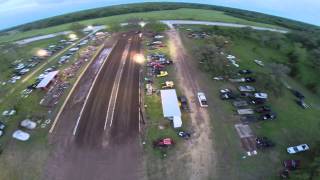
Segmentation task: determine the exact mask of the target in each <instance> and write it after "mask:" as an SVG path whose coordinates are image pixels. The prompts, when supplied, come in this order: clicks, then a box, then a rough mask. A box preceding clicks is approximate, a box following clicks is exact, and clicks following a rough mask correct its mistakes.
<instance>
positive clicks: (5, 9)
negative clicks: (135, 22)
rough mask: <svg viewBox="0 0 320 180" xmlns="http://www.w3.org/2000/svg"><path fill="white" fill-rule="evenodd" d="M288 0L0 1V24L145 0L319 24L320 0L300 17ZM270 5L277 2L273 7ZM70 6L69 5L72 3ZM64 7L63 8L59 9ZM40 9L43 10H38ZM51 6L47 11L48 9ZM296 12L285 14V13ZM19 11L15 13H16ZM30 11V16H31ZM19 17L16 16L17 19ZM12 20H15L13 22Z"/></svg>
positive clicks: (308, 1) (11, 24) (13, 24)
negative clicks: (253, 12) (187, 4)
mask: <svg viewBox="0 0 320 180" xmlns="http://www.w3.org/2000/svg"><path fill="white" fill-rule="evenodd" d="M287 1H290V0H284V1H282V2H276V0H269V1H268V2H258V1H256V0H227V1H223V0H217V1H215V3H213V2H211V1H209V2H208V1H204V0H200V1H197V2H193V1H190V0H185V1H179V0H178V1H171V0H169V1H143V0H120V1H115V0H110V1H109V0H108V1H102V0H93V1H88V0H78V1H77V2H72V0H31V1H30V0H29V1H28V3H27V4H25V3H26V2H27V1H26V0H0V3H1V4H0V17H4V18H3V19H4V20H2V23H1V24H0V30H6V29H9V28H14V27H16V26H19V25H23V24H27V23H31V22H35V21H38V20H43V19H47V18H51V17H54V16H60V15H65V14H69V13H74V12H78V11H83V10H89V9H95V8H102V7H108V6H113V5H124V4H134V3H144V2H151V3H152V2H185V3H197V4H207V5H216V6H225V7H231V8H236V9H242V10H249V11H255V12H259V13H264V14H268V15H273V16H279V17H282V18H287V19H291V20H295V21H300V22H304V23H308V24H312V25H315V26H320V22H319V21H316V20H317V19H320V14H317V13H316V11H317V10H319V9H320V2H312V0H306V1H304V4H306V5H304V8H305V9H306V10H307V11H303V12H304V14H303V15H304V16H303V17H300V14H301V13H297V12H298V10H301V8H300V5H299V3H300V2H301V1H298V2H297V0H294V1H293V2H292V1H291V4H290V5H289V8H290V9H289V8H288V7H287V6H286V4H287V3H286V2H287ZM273 4H277V5H275V6H273ZM71 5H72V6H71ZM61 7H63V8H61ZM39 8H42V9H39ZM49 9H50V11H48V10H49ZM292 11H294V12H296V13H293V14H291V13H288V12H292ZM17 12H18V13H17ZM31 14H32V16H30V15H31ZM17 17H19V18H17ZM13 19H14V21H13Z"/></svg>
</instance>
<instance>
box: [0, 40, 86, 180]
mask: <svg viewBox="0 0 320 180" xmlns="http://www.w3.org/2000/svg"><path fill="white" fill-rule="evenodd" d="M53 40H55V41H58V39H53ZM53 40H52V39H50V40H44V41H38V42H35V43H32V44H28V45H27V46H25V48H26V49H30V51H23V53H22V55H24V56H29V55H32V54H33V52H32V50H33V49H34V48H35V47H42V46H47V45H48V43H53V42H55V41H53ZM85 47H86V46H83V48H81V51H82V50H83V49H84V48H85ZM42 48H44V47H42ZM28 53H30V54H28ZM60 56H61V55H59V56H58V57H55V58H54V57H53V58H54V59H53V61H51V62H49V63H48V64H45V65H44V67H42V68H41V69H40V71H39V72H38V73H36V74H34V75H33V76H31V77H30V79H28V80H27V81H26V82H22V81H21V80H20V81H17V82H16V84H13V85H6V86H5V87H7V86H8V89H9V90H10V91H9V90H8V91H4V92H3V96H2V97H3V99H2V100H1V101H2V102H1V104H0V112H1V113H2V112H3V111H4V110H6V109H10V108H15V109H16V110H17V114H16V115H14V116H12V117H3V116H2V115H1V118H0V120H1V121H2V122H4V123H5V124H6V125H7V127H6V134H5V135H4V136H3V137H1V139H0V144H1V149H2V150H3V153H2V154H1V155H0V167H1V169H3V172H2V173H1V174H0V179H41V173H42V170H43V167H44V164H45V161H46V159H47V156H48V154H49V152H50V150H51V146H50V144H49V143H48V128H49V124H50V123H51V122H52V120H53V118H54V117H55V114H56V113H57V110H58V109H59V107H60V106H61V105H62V103H63V101H62V100H63V99H65V98H66V95H67V94H68V92H69V90H70V88H68V89H66V90H65V91H64V94H63V95H62V96H61V97H60V101H59V102H58V104H56V105H55V107H54V108H48V107H44V106H41V105H40V104H39V102H40V100H41V99H42V98H43V97H44V95H45V94H46V93H45V92H44V91H42V90H39V89H37V90H33V92H32V93H31V94H30V95H29V96H28V97H27V98H22V97H21V94H20V92H21V91H22V90H23V89H25V88H26V87H27V85H29V84H31V83H33V82H34V80H35V78H36V77H37V76H38V75H39V74H40V73H41V72H42V71H43V70H44V69H46V68H48V67H51V66H53V65H54V66H56V67H58V69H59V70H62V69H65V68H67V67H69V66H70V65H71V64H73V63H74V62H76V60H77V58H79V55H75V56H73V57H72V58H71V59H70V61H69V62H68V63H65V64H63V65H60V66H59V65H58V62H57V59H58V58H59V57H60ZM40 65H41V64H40ZM36 68H38V66H37V67H36ZM83 69H84V66H82V67H81V68H80V70H79V71H78V72H81V71H82V70H83ZM76 77H77V76H75V77H73V78H69V79H68V82H69V83H70V84H73V83H74V82H75V80H76ZM1 88H4V87H1ZM26 118H32V120H34V121H36V122H37V124H38V127H37V128H36V129H35V130H33V131H28V132H29V133H30V134H31V138H30V140H29V141H28V142H19V141H17V140H14V139H12V137H11V134H12V132H13V130H15V129H17V128H18V127H19V125H18V123H19V122H20V121H21V120H23V119H26ZM17 169H20V170H19V171H17Z"/></svg>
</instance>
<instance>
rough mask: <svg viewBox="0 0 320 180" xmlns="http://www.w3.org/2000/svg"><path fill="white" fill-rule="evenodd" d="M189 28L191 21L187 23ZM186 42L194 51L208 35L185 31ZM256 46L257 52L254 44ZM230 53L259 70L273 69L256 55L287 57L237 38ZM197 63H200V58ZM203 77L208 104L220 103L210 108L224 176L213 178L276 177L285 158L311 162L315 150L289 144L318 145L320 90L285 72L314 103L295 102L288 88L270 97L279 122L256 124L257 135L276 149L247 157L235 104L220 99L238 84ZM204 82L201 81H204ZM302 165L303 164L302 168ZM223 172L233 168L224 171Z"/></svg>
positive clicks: (291, 83) (277, 57)
mask: <svg viewBox="0 0 320 180" xmlns="http://www.w3.org/2000/svg"><path fill="white" fill-rule="evenodd" d="M188 27H189V28H190V26H188ZM182 32H183V33H182V36H183V41H184V43H185V45H186V47H187V48H188V49H189V52H193V51H194V50H195V49H194V47H196V46H199V45H201V44H204V42H205V41H204V40H191V39H189V38H187V37H186V31H183V30H182ZM253 47H254V48H255V51H253V50H252V48H253ZM231 54H233V55H235V56H236V57H237V58H239V59H240V61H239V65H240V67H243V68H244V69H245V68H248V69H251V70H253V71H255V72H259V71H260V72H264V71H270V70H268V69H266V68H261V67H259V66H257V65H256V64H255V63H254V62H253V60H254V59H256V58H259V59H263V60H264V61H265V63H270V62H272V59H280V60H281V59H287V58H286V57H284V55H283V54H282V53H279V52H278V51H277V50H275V49H270V48H266V47H262V46H261V45H259V44H255V43H254V44H252V42H250V41H246V40H237V39H233V40H232V46H231ZM194 65H195V66H198V63H197V60H195V61H194ZM201 74H202V76H203V81H204V82H207V83H206V85H207V89H208V92H211V93H210V94H209V95H208V96H209V100H211V101H212V102H210V101H209V104H210V103H211V104H213V105H214V107H215V108H212V109H210V112H211V115H212V116H213V117H214V118H212V119H213V130H212V132H213V136H214V139H215V140H216V142H219V143H218V144H216V146H215V149H216V150H217V153H218V154H219V155H218V162H219V163H218V172H220V174H219V176H218V177H216V178H212V179H252V180H254V179H277V176H278V172H279V171H280V170H281V167H282V164H281V162H282V160H285V159H301V160H302V162H303V166H304V167H306V165H307V164H308V162H310V160H311V159H310V158H311V154H312V152H306V153H301V154H297V155H288V154H287V152H286V147H288V146H292V145H298V144H302V143H307V144H309V145H310V147H311V149H312V147H314V146H315V139H317V137H319V131H318V128H319V123H318V121H317V119H318V117H319V116H320V112H319V108H318V107H319V106H318V105H319V103H320V99H319V97H318V96H317V95H315V94H312V93H310V92H309V91H308V90H307V89H305V88H304V87H303V86H302V85H301V84H299V83H298V82H297V81H295V80H293V79H291V78H289V77H285V78H283V81H285V82H287V83H288V84H289V85H290V86H292V87H293V88H294V89H298V90H299V91H301V92H302V93H303V94H305V96H306V102H307V103H308V104H313V106H312V107H311V108H310V109H307V110H304V109H302V108H301V107H299V106H298V105H297V104H296V103H295V102H294V96H293V95H292V94H291V92H289V91H288V90H286V89H284V94H283V95H282V96H280V97H278V98H276V97H275V96H271V100H270V101H269V103H268V104H270V105H271V107H272V109H274V110H275V112H277V113H278V118H277V119H276V120H274V121H267V122H258V123H254V124H252V125H251V128H253V130H254V133H255V134H256V135H258V136H267V137H268V138H270V139H271V140H273V141H274V142H275V143H276V146H275V147H274V148H273V149H269V150H265V151H258V155H256V156H252V157H247V158H245V159H243V158H242V156H244V155H245V151H244V150H243V148H242V147H241V146H240V140H239V137H238V135H237V133H236V131H235V129H234V124H235V123H237V122H239V117H238V116H235V115H234V114H235V113H234V111H233V110H232V109H234V108H232V106H231V105H230V103H228V102H225V101H222V100H220V99H219V96H218V95H219V93H218V91H219V89H222V88H234V85H233V84H231V83H229V82H217V81H213V80H212V79H211V78H212V77H211V75H209V76H208V75H206V74H205V73H201ZM204 82H202V83H204ZM302 168H303V167H302ZM223 172H229V173H228V174H225V173H223Z"/></svg>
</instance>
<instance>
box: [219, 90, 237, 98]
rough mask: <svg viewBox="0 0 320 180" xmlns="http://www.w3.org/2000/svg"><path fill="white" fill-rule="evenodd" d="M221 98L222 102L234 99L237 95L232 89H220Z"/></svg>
mask: <svg viewBox="0 0 320 180" xmlns="http://www.w3.org/2000/svg"><path fill="white" fill-rule="evenodd" d="M220 98H221V99H222V100H227V99H234V98H235V95H234V94H233V93H232V91H231V90H230V89H220Z"/></svg>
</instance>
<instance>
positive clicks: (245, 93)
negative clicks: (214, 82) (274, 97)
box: [240, 92, 254, 97]
mask: <svg viewBox="0 0 320 180" xmlns="http://www.w3.org/2000/svg"><path fill="white" fill-rule="evenodd" d="M240 96H241V97H254V96H253V94H252V93H248V92H243V93H240Z"/></svg>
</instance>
